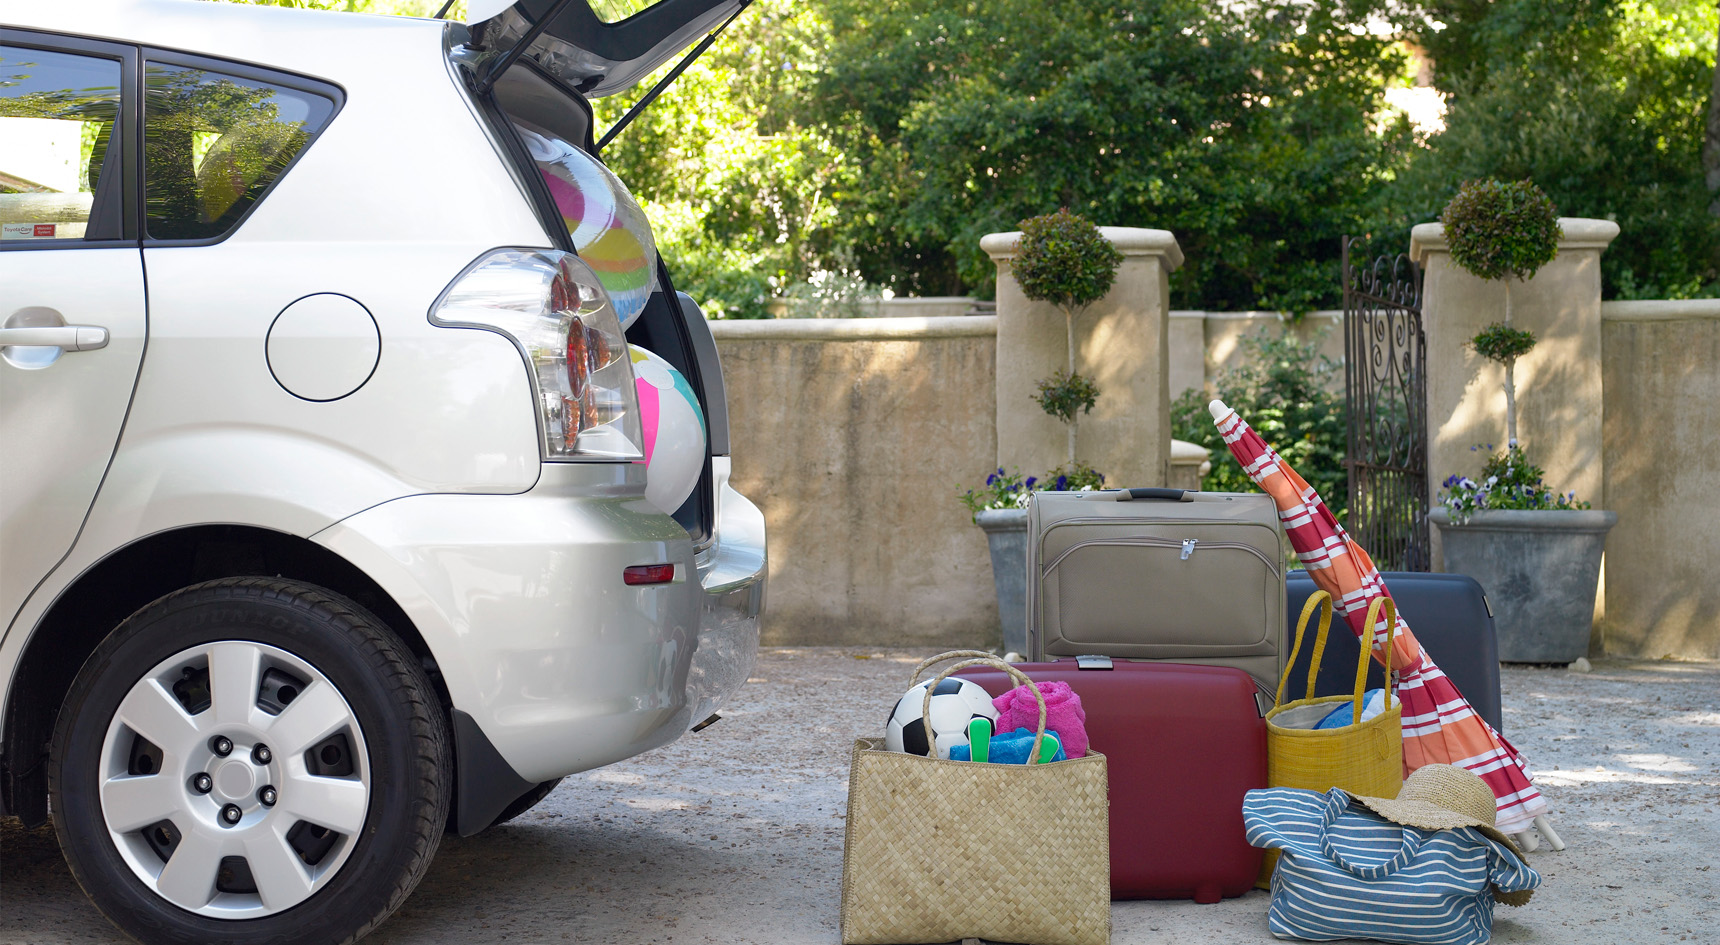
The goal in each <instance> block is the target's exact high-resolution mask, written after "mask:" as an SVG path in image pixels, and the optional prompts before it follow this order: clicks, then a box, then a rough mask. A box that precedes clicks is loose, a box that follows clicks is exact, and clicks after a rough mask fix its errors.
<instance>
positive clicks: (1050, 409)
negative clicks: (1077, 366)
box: [1036, 371, 1099, 423]
mask: <svg viewBox="0 0 1720 945" xmlns="http://www.w3.org/2000/svg"><path fill="white" fill-rule="evenodd" d="M1036 399H1037V400H1038V401H1039V407H1040V409H1042V410H1044V411H1045V412H1046V413H1048V414H1050V415H1052V416H1053V417H1056V418H1057V419H1059V420H1061V421H1063V422H1064V423H1073V422H1074V421H1075V415H1076V414H1077V413H1091V412H1092V411H1093V405H1094V404H1095V403H1098V402H1099V388H1098V387H1097V386H1095V385H1094V383H1093V382H1092V381H1091V380H1088V379H1087V377H1086V376H1084V375H1081V374H1070V373H1068V372H1067V371H1058V372H1057V373H1055V374H1053V375H1051V376H1050V377H1047V378H1042V379H1040V381H1039V396H1038V397H1037V398H1036Z"/></svg>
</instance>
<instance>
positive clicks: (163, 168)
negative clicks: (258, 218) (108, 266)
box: [143, 62, 335, 240]
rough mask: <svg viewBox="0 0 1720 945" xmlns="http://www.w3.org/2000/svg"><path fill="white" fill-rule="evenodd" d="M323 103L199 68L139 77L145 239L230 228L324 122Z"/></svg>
mask: <svg viewBox="0 0 1720 945" xmlns="http://www.w3.org/2000/svg"><path fill="white" fill-rule="evenodd" d="M334 111H335V102H334V100H333V99H332V98H329V97H325V96H322V95H318V94H315V93H313V92H307V91H304V90H301V89H296V88H289V87H287V86H284V85H279V84H276V83H273V82H268V81H263V80H258V79H253V78H246V77H241V76H237V75H228V74H225V73H222V72H217V71H212V70H209V69H203V68H193V67H190V66H182V65H174V64H169V63H161V62H150V63H148V64H147V65H146V66H145V68H144V104H143V163H144V211H145V217H146V226H147V232H148V234H149V237H150V238H151V239H155V240H204V239H214V238H217V237H220V236H223V235H225V234H226V233H227V232H228V231H230V230H232V229H233V227H235V226H237V225H238V223H239V221H240V220H241V219H243V218H244V216H245V214H246V213H248V212H249V211H250V209H251V208H252V206H254V205H255V204H256V203H257V202H258V201H259V200H261V199H262V197H263V194H264V193H265V192H266V191H268V189H269V187H270V185H272V184H273V183H274V182H275V181H276V180H277V179H278V178H279V177H280V176H281V174H282V173H283V172H284V171H285V170H286V169H287V166H288V165H289V164H291V163H292V162H293V159H294V158H296V157H298V156H299V154H300V152H302V151H304V149H305V148H306V147H307V146H309V145H310V143H311V139H312V138H314V137H315V136H316V134H317V133H318V132H319V131H321V130H322V129H323V128H324V127H325V126H326V125H327V124H328V120H329V118H330V117H332V116H333V115H334Z"/></svg>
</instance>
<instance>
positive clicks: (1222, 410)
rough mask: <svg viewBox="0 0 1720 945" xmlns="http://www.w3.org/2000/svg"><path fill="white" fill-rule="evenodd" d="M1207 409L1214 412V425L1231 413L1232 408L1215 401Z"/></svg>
mask: <svg viewBox="0 0 1720 945" xmlns="http://www.w3.org/2000/svg"><path fill="white" fill-rule="evenodd" d="M1206 409H1207V410H1210V411H1212V421H1213V422H1214V423H1217V422H1218V421H1220V420H1223V419H1224V415H1225V414H1227V413H1230V408H1229V407H1226V406H1225V405H1224V401H1222V400H1214V401H1213V402H1212V403H1210V404H1207V405H1206Z"/></svg>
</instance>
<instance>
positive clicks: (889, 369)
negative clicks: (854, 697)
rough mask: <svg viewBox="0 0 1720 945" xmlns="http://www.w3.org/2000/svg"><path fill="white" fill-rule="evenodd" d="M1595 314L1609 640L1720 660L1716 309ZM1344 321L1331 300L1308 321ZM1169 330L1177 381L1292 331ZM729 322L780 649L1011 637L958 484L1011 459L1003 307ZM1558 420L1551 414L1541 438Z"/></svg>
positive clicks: (1190, 324)
mask: <svg viewBox="0 0 1720 945" xmlns="http://www.w3.org/2000/svg"><path fill="white" fill-rule="evenodd" d="M1555 274H1556V273H1555ZM1527 294H1528V293H1525V295H1527ZM1585 294H1587V293H1585ZM1593 295H1596V296H1598V291H1597V292H1596V293H1594V294H1593ZM1531 305H1533V303H1531ZM1526 307H1527V306H1526ZM1598 318H1599V322H1600V339H1599V342H1600V343H1599V346H1598V347H1599V355H1598V357H1599V360H1600V362H1601V363H1600V367H1599V378H1598V381H1599V382H1598V383H1597V384H1595V385H1594V386H1595V387H1598V388H1600V389H1601V390H1602V391H1604V394H1603V396H1602V397H1601V398H1600V401H1599V403H1600V408H1599V412H1600V413H1601V424H1600V426H1601V430H1600V438H1601V439H1602V441H1603V443H1602V448H1601V449H1600V451H1599V452H1600V454H1601V455H1600V456H1599V457H1597V458H1596V459H1595V460H1593V461H1590V462H1589V463H1587V464H1586V465H1588V466H1589V469H1590V471H1591V472H1592V473H1593V474H1595V475H1597V476H1599V477H1600V479H1601V482H1600V483H1599V484H1597V486H1596V487H1595V488H1594V489H1593V490H1589V489H1587V487H1585V488H1584V489H1583V490H1581V491H1583V493H1584V494H1585V495H1587V496H1589V497H1590V498H1591V500H1592V501H1594V504H1595V506H1596V507H1597V508H1606V509H1611V510H1613V511H1616V512H1617V513H1618V514H1619V524H1618V526H1617V527H1616V528H1615V529H1614V530H1613V531H1612V533H1611V535H1610V536H1609V537H1608V540H1607V556H1606V566H1605V570H1604V573H1603V584H1602V589H1601V598H1602V605H1601V606H1600V607H1597V625H1596V644H1595V649H1596V651H1597V652H1605V653H1607V654H1608V655H1612V656H1624V657H1648V658H1657V657H1661V656H1667V655H1672V656H1679V657H1698V658H1708V659H1714V658H1720V580H1716V579H1715V577H1714V574H1713V571H1714V567H1715V564H1714V563H1715V562H1716V561H1720V460H1717V459H1716V457H1720V300H1706V301H1697V302H1608V303H1604V304H1600V307H1599V316H1598ZM1337 321H1338V318H1337V313H1327V312H1316V313H1313V314H1312V315H1310V316H1309V318H1308V319H1306V320H1305V321H1304V322H1303V324H1302V325H1301V326H1297V327H1296V328H1295V329H1293V330H1296V331H1298V332H1300V333H1308V332H1317V331H1319V330H1320V329H1321V328H1322V327H1324V326H1325V325H1328V324H1335V323H1336V322H1337ZM1169 327H1170V330H1169V333H1168V338H1169V344H1170V378H1171V383H1170V389H1171V391H1172V392H1173V394H1174V393H1178V392H1180V391H1182V390H1184V389H1187V388H1188V387H1191V386H1196V385H1197V384H1199V383H1201V382H1202V381H1203V380H1204V379H1207V378H1210V377H1211V376H1212V374H1213V373H1216V371H1218V370H1221V369H1223V368H1224V367H1227V366H1229V365H1230V364H1232V363H1234V360H1235V358H1236V357H1237V345H1236V339H1238V338H1239V337H1241V336H1242V335H1244V334H1246V333H1249V332H1253V331H1261V330H1264V331H1268V332H1281V331H1284V330H1285V328H1286V326H1285V324H1284V322H1283V320H1282V319H1280V318H1279V317H1278V316H1276V315H1272V314H1270V313H1237V314H1229V313H1202V312H1175V313H1171V318H1170V322H1169ZM712 329H713V331H714V332H715V333H716V336H717V342H718V347H719V349H720V350H721V353H722V358H723V366H724V375H725V377H726V379H727V381H728V385H729V409H730V416H731V425H732V439H733V446H734V457H735V460H734V482H735V485H736V487H737V488H739V489H740V490H741V491H742V492H744V493H745V494H747V495H748V496H750V497H752V498H753V500H754V501H756V502H758V504H759V505H760V507H761V508H763V509H764V512H765V516H766V520H767V522H768V525H769V536H770V555H771V584H770V588H769V592H768V593H769V602H768V606H767V609H766V613H765V622H764V631H763V637H764V641H765V642H766V643H767V644H770V645H786V644H797V643H798V644H804V643H830V644H865V645H907V646H925V647H934V646H950V647H954V646H968V645H983V646H995V645H996V644H997V642H998V640H997V610H996V603H995V596H994V595H995V591H994V589H993V585H992V579H991V565H990V559H989V557H988V555H987V552H986V546H985V540H984V536H983V535H982V534H981V533H980V531H979V529H978V528H976V527H974V526H973V525H972V524H971V522H970V521H969V518H968V513H967V511H966V510H965V509H964V508H963V507H962V506H961V504H960V503H959V502H958V501H957V500H956V498H955V496H956V494H957V493H959V492H960V491H961V490H962V489H965V488H967V487H969V486H973V485H978V484H979V482H980V481H981V480H983V479H984V477H985V474H986V473H987V472H988V471H989V469H990V468H991V465H992V464H991V458H992V457H994V456H996V455H997V433H996V416H997V414H996V408H997V393H996V391H997V319H996V318H994V317H990V316H965V317H961V316H958V317H943V318H868V319H852V320H841V319H830V320H821V319H781V320H767V321H733V322H713V323H712ZM1550 334H1554V335H1555V336H1556V334H1557V333H1556V331H1555V332H1550ZM1322 347H1323V350H1325V351H1327V352H1328V353H1330V354H1331V355H1332V356H1333V357H1334V358H1341V357H1342V353H1343V339H1342V336H1341V334H1340V333H1339V332H1338V331H1336V330H1332V331H1329V332H1328V333H1327V335H1326V336H1325V341H1324V343H1323V346H1322ZM1455 360H1458V361H1459V362H1460V363H1461V362H1463V361H1465V360H1466V358H1458V359H1455ZM1578 360H1581V359H1580V358H1579V359H1578ZM1464 369H1466V370H1469V371H1475V370H1476V369H1477V366H1476V365H1473V364H1464ZM1434 370H1436V371H1437V368H1436V369H1434ZM1540 370H1541V372H1542V373H1543V374H1545V375H1550V376H1551V377H1552V378H1554V379H1555V380H1556V379H1559V378H1562V377H1564V376H1567V375H1570V374H1571V373H1572V372H1573V371H1579V372H1580V371H1581V370H1582V368H1581V367H1580V366H1579V365H1577V364H1573V363H1566V362H1564V361H1563V359H1560V360H1559V361H1554V362H1550V363H1549V364H1548V365H1547V366H1546V367H1545V368H1542V369H1540ZM1340 383H1341V381H1340ZM1488 386H1490V385H1489V384H1488V383H1487V381H1486V380H1485V379H1481V380H1477V379H1475V378H1473V377H1472V378H1470V379H1469V381H1468V383H1466V384H1464V385H1461V387H1462V388H1467V389H1468V390H1469V392H1470V393H1482V392H1485V391H1486V388H1487V387H1488ZM1550 386H1556V385H1550ZM1548 409H1549V410H1550V411H1551V413H1553V414H1556V413H1557V409H1556V408H1552V407H1550V408H1548ZM1452 412H1453V413H1456V412H1458V411H1455V410H1453V411H1452ZM1530 415H1531V414H1529V413H1527V412H1526V417H1527V416H1530ZM1558 422H1559V420H1558V418H1557V417H1556V416H1548V417H1544V418H1542V417H1538V418H1537V420H1536V426H1535V427H1532V428H1530V429H1536V430H1544V429H1547V427H1545V426H1542V425H1543V424H1557V423H1558ZM1555 428H1556V427H1555ZM1567 429H1568V426H1567ZM1476 432H1480V431H1476ZM1465 456H1466V457H1467V451H1466V450H1465ZM1566 462H1567V463H1569V460H1566ZM1028 471H1029V472H1038V471H1039V470H1028ZM1574 471H1575V470H1571V469H1569V467H1568V466H1567V473H1566V475H1569V474H1570V472H1574ZM1190 474H1192V470H1191V471H1190ZM1572 478H1580V477H1572ZM1567 488H1569V487H1567Z"/></svg>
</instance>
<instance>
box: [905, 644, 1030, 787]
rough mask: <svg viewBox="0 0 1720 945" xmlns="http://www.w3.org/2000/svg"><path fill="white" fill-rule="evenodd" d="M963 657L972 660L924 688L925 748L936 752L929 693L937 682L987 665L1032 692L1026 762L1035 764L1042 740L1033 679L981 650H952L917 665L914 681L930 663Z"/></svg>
mask: <svg viewBox="0 0 1720 945" xmlns="http://www.w3.org/2000/svg"><path fill="white" fill-rule="evenodd" d="M964 656H974V657H976V658H975V659H964V660H962V661H961V662H960V663H957V664H956V665H954V666H951V667H950V668H949V669H946V670H944V671H943V672H941V673H939V674H938V676H937V678H936V679H934V680H932V681H931V683H929V684H928V685H927V686H926V698H925V701H924V702H923V703H921V704H920V724H921V725H923V726H925V729H926V745H927V746H928V747H930V748H931V750H932V751H936V750H937V747H936V746H937V742H936V741H935V740H934V736H933V735H932V694H933V693H935V692H936V691H937V689H938V683H941V682H943V681H944V680H945V679H948V678H949V677H950V676H951V675H953V674H954V673H956V672H959V671H960V670H964V669H967V668H969V667H972V666H989V667H991V668H992V669H1001V670H1003V671H1004V672H1005V673H1008V674H1009V678H1011V679H1013V680H1014V681H1015V684H1016V685H1018V686H1026V687H1027V690H1028V691H1029V692H1031V693H1033V701H1034V702H1037V703H1039V729H1038V730H1037V731H1035V732H1034V733H1033V747H1032V748H1031V749H1029V750H1028V752H1027V763H1028V764H1039V763H1040V762H1039V746H1040V744H1041V743H1043V742H1044V741H1045V697H1044V696H1043V695H1041V694H1040V692H1039V687H1038V686H1036V685H1034V683H1033V680H1031V679H1028V678H1027V674H1026V673H1024V672H1022V671H1021V670H1019V669H1016V668H1015V667H1014V666H1011V665H1009V664H1008V663H1005V662H1004V661H1003V660H1000V659H998V658H997V657H995V656H992V655H991V654H990V653H986V652H984V651H982V650H952V651H950V652H948V653H943V654H940V655H938V656H934V657H932V658H931V659H929V660H926V661H925V662H924V663H921V664H920V665H919V667H917V668H916V669H915V670H914V679H916V680H917V679H919V678H920V673H921V671H923V670H924V669H925V668H926V667H927V666H930V665H932V664H933V663H941V662H943V661H944V660H947V659H957V658H960V657H964Z"/></svg>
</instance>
